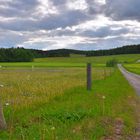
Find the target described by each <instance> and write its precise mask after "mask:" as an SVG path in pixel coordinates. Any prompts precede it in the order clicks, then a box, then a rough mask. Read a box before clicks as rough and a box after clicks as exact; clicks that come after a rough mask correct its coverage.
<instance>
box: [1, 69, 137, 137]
mask: <svg viewBox="0 0 140 140" xmlns="http://www.w3.org/2000/svg"><path fill="white" fill-rule="evenodd" d="M133 100H136V95H135V92H134V90H133V89H132V88H131V86H130V85H129V84H128V82H127V81H126V80H125V78H124V77H123V76H122V74H121V73H120V72H119V71H118V70H116V71H115V72H114V73H113V74H112V75H111V76H110V77H107V78H105V79H102V80H98V79H97V80H94V81H93V89H92V91H90V92H88V91H86V89H85V88H84V87H82V86H81V87H75V88H72V89H69V90H67V91H65V94H63V95H62V96H56V97H55V98H53V99H51V100H50V101H49V102H46V103H45V102H44V103H39V104H36V105H34V106H33V107H31V106H26V107H23V108H20V109H13V108H12V106H6V107H5V108H4V110H5V116H6V120H7V122H8V131H6V132H0V138H1V139H2V140H7V139H11V140H33V139H34V140H39V139H41V140H55V139H58V140H64V139H67V140H81V139H89V140H99V139H100V138H102V137H103V136H104V135H112V133H113V122H114V120H115V119H116V118H121V119H122V120H123V121H124V124H125V128H124V135H128V134H132V133H133V127H134V126H135V120H136V118H135V115H134V108H133V106H132V105H131V104H130V101H133Z"/></svg>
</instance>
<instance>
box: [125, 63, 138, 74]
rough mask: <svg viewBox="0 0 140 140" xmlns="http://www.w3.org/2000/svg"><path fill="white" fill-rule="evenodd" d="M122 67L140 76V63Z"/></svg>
mask: <svg viewBox="0 0 140 140" xmlns="http://www.w3.org/2000/svg"><path fill="white" fill-rule="evenodd" d="M124 67H125V68H126V69H127V70H128V71H130V72H133V73H136V74H140V63H135V64H125V65H124Z"/></svg>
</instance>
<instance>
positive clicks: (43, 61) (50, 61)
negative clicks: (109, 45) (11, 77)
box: [0, 54, 140, 68]
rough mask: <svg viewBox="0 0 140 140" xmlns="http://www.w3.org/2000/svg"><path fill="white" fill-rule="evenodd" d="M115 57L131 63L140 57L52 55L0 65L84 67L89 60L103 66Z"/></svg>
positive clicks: (120, 60)
mask: <svg viewBox="0 0 140 140" xmlns="http://www.w3.org/2000/svg"><path fill="white" fill-rule="evenodd" d="M114 58H115V59H117V60H118V61H119V62H121V63H132V62H135V61H136V60H138V59H140V54H128V55H112V56H100V57H84V56H81V57H79V55H78V56H77V55H72V57H56V58H55V57H53V58H37V59H35V60H34V62H22V63H18V62H17V63H5V62H4V63H0V66H2V67H28V68H29V67H30V68H31V67H32V66H34V67H85V66H86V63H87V62H91V63H92V65H93V67H100V66H105V64H106V62H107V61H108V60H111V59H114Z"/></svg>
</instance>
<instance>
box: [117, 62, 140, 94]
mask: <svg viewBox="0 0 140 140" xmlns="http://www.w3.org/2000/svg"><path fill="white" fill-rule="evenodd" d="M118 68H119V69H120V71H121V72H122V74H123V75H124V76H125V78H126V79H127V80H128V81H129V83H130V84H131V85H132V86H133V87H134V89H135V90H136V92H137V94H138V95H140V75H137V74H134V73H132V72H129V71H127V70H126V69H125V68H124V67H123V66H122V65H121V64H118Z"/></svg>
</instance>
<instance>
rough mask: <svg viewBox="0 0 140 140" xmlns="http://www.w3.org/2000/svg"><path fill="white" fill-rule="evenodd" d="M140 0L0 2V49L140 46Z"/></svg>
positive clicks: (17, 0) (84, 48)
mask: <svg viewBox="0 0 140 140" xmlns="http://www.w3.org/2000/svg"><path fill="white" fill-rule="evenodd" d="M139 7H140V0H0V47H12V46H14V47H16V46H20V47H21V46H22V47H25V48H36V49H43V50H48V49H58V48H71V49H83V50H96V49H107V48H112V47H118V46H122V45H126V44H138V43H140V10H139Z"/></svg>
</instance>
